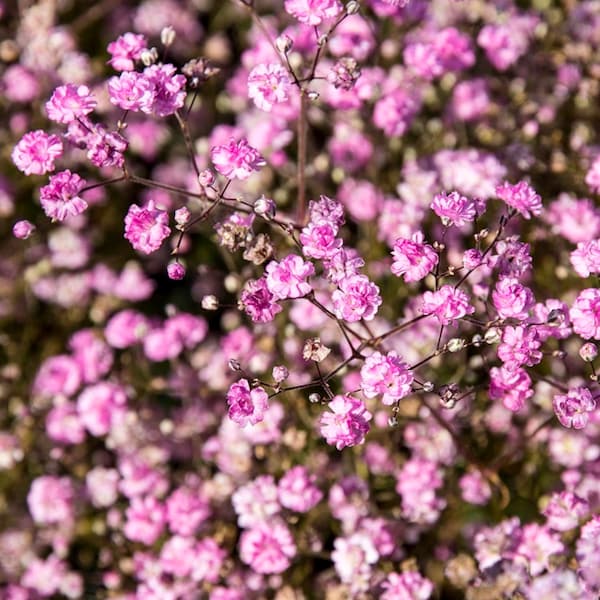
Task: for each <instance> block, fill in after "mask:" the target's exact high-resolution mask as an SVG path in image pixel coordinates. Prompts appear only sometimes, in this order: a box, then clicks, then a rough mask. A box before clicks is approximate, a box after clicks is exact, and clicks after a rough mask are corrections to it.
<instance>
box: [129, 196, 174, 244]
mask: <svg viewBox="0 0 600 600" xmlns="http://www.w3.org/2000/svg"><path fill="white" fill-rule="evenodd" d="M168 223H169V214H168V213H167V212H166V211H164V210H161V209H159V208H156V207H155V204H154V200H150V201H149V202H148V204H147V205H146V206H145V207H143V208H142V207H141V206H138V205H137V204H132V205H131V206H130V207H129V211H128V212H127V215H126V216H125V236H124V237H125V239H127V240H129V242H130V243H131V245H132V246H133V247H134V248H135V250H138V251H139V252H143V253H144V254H151V253H152V252H156V250H158V249H159V248H160V247H161V245H162V243H163V241H164V240H165V238H167V237H168V236H169V235H170V233H171V229H170V228H169V225H168Z"/></svg>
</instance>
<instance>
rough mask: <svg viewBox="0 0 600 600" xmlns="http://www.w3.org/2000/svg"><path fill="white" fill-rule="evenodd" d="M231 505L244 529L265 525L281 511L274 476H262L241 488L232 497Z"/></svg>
mask: <svg viewBox="0 0 600 600" xmlns="http://www.w3.org/2000/svg"><path fill="white" fill-rule="evenodd" d="M231 503H232V504H233V510H235V512H236V514H237V516H238V520H237V522H238V525H239V526H240V527H243V528H248V527H254V526H255V525H258V524H259V523H264V522H265V521H267V520H268V519H270V518H271V517H272V516H273V515H276V514H277V513H279V512H280V511H281V506H280V504H279V500H278V498H277V485H276V484H275V479H274V478H273V476H272V475H261V476H259V477H257V478H256V479H254V480H252V481H249V482H248V483H246V484H245V485H242V486H240V487H239V488H238V489H237V490H236V491H235V492H234V493H233V495H232V496H231Z"/></svg>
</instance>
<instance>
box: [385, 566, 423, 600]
mask: <svg viewBox="0 0 600 600" xmlns="http://www.w3.org/2000/svg"><path fill="white" fill-rule="evenodd" d="M381 587H382V588H383V589H384V590H385V591H384V592H383V594H382V595H381V596H380V598H381V600H427V599H428V598H430V597H431V594H432V593H433V583H431V581H429V579H425V577H423V576H422V575H421V574H420V573H419V572H418V571H404V572H403V573H400V574H398V573H390V574H389V575H388V576H387V579H386V580H385V581H384V582H383V583H382V585H381Z"/></svg>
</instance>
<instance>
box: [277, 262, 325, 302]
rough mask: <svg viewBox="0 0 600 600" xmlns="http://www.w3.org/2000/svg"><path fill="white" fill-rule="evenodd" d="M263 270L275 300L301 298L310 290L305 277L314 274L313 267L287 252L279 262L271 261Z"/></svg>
mask: <svg viewBox="0 0 600 600" xmlns="http://www.w3.org/2000/svg"><path fill="white" fill-rule="evenodd" d="M265 271H266V273H267V277H266V282H267V287H268V288H269V291H270V292H271V293H272V294H273V296H274V297H275V298H276V299H277V300H283V299H285V298H301V297H302V296H306V294H308V293H309V292H310V291H311V290H312V287H311V285H310V284H309V283H307V282H306V281H305V279H306V278H307V277H309V276H311V275H314V272H315V268H314V266H313V264H312V263H310V262H305V261H304V260H302V258H301V257H300V256H298V255H296V254H288V256H286V257H285V258H284V259H283V260H281V261H280V262H276V261H271V262H270V263H269V264H268V265H267V268H266V269H265Z"/></svg>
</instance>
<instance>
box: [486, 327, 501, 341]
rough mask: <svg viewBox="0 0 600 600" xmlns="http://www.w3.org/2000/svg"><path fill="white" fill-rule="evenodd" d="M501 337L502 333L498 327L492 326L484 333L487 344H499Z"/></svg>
mask: <svg viewBox="0 0 600 600" xmlns="http://www.w3.org/2000/svg"><path fill="white" fill-rule="evenodd" d="M501 337H502V335H501V332H500V330H499V329H498V327H490V328H489V329H488V330H487V331H486V332H485V334H484V335H483V339H484V340H485V343H486V344H498V343H499V342H500V338H501Z"/></svg>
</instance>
